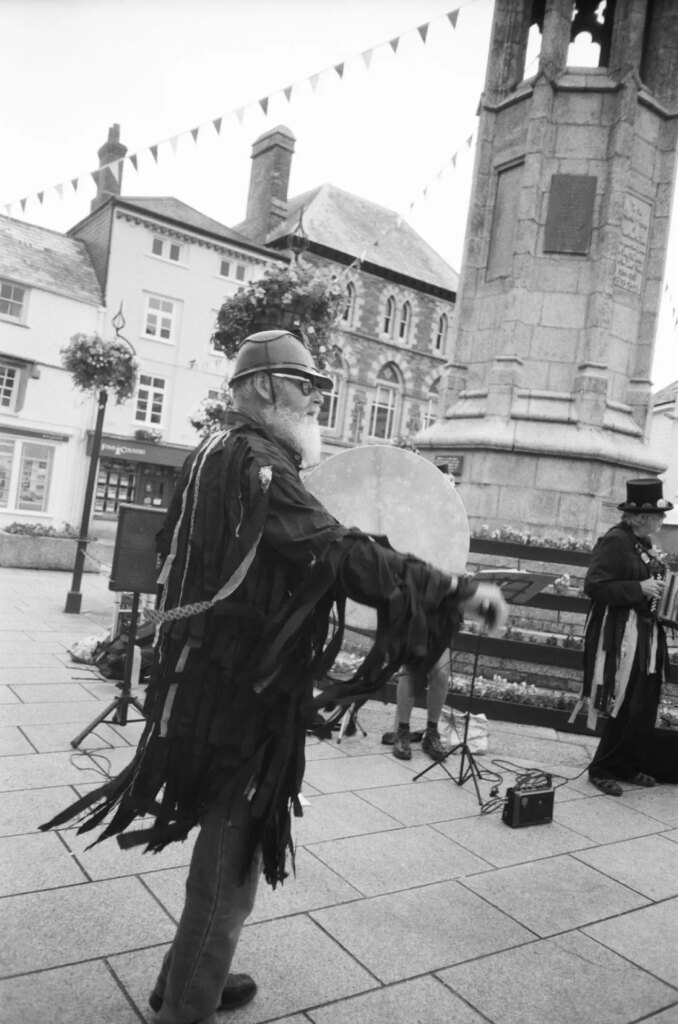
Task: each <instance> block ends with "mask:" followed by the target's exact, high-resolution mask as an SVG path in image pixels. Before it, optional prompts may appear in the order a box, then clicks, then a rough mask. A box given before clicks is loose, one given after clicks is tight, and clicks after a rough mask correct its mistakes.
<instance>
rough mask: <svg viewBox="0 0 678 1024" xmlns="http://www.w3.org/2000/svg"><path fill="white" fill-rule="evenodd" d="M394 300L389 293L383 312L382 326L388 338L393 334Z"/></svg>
mask: <svg viewBox="0 0 678 1024" xmlns="http://www.w3.org/2000/svg"><path fill="white" fill-rule="evenodd" d="M395 311H396V301H395V299H394V298H393V296H392V295H391V297H390V298H389V300H388V302H387V303H386V312H385V313H384V327H383V333H384V334H388V336H389V338H390V337H392V336H393V321H394V320H395Z"/></svg>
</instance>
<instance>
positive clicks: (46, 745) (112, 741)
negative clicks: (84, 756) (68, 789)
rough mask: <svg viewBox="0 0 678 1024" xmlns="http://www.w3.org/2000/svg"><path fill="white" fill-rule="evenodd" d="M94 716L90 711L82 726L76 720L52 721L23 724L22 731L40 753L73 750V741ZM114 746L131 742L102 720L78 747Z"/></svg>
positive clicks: (91, 748) (123, 745)
mask: <svg viewBox="0 0 678 1024" xmlns="http://www.w3.org/2000/svg"><path fill="white" fill-rule="evenodd" d="M92 718H96V715H93V714H92V711H90V714H89V716H86V717H85V718H84V719H83V720H82V723H81V725H80V728H78V727H77V725H76V724H75V723H74V722H57V723H54V722H52V723H50V724H49V725H24V726H22V732H23V733H24V735H25V736H27V737H28V739H29V740H30V742H31V745H32V749H33V750H37V751H38V753H41V754H46V753H50V752H55V751H57V750H73V747H72V746H71V741H72V740H73V739H75V737H76V736H78V735H79V733H80V732H82V730H83V729H84V728H85V726H86V725H87V724H88V722H89V721H90V720H91V719H92ZM114 746H118V747H128V746H129V743H127V742H126V741H125V739H124V738H123V737H122V736H121V734H120V733H119V732H115V731H114V730H113V729H111V727H110V725H108V724H107V723H105V722H102V723H101V724H100V725H98V726H97V727H96V729H95V730H94V731H93V732H90V733H88V735H87V736H85V737H84V739H83V740H81V742H80V744H79V746H78V749H80V750H85V749H87V750H97V749H99V748H101V747H104V748H108V747H114Z"/></svg>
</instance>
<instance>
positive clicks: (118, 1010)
mask: <svg viewBox="0 0 678 1024" xmlns="http://www.w3.org/2000/svg"><path fill="white" fill-rule="evenodd" d="M33 1021H35V1022H36V1024H37V1022H45V1024H47V1022H49V1024H76V1022H78V1024H90V1022H91V1024H104V1022H110V1024H113V1022H115V1024H139V1017H138V1015H137V1013H136V1011H135V1010H134V1008H133V1007H132V1006H131V1005H130V1002H129V1000H128V999H127V997H126V995H125V993H124V992H123V991H122V990H121V988H120V986H119V985H118V983H117V982H116V980H115V978H114V977H113V975H112V974H111V972H110V971H109V970H108V968H107V967H106V964H105V963H104V961H103V960H94V961H92V962H91V963H84V964H76V965H75V966H73V967H57V968H55V969H54V970H49V971H40V972H39V973H36V974H27V975H24V976H23V977H17V978H7V979H5V980H4V981H0V1024H29V1022H33Z"/></svg>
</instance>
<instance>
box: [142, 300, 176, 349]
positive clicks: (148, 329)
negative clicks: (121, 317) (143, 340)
mask: <svg viewBox="0 0 678 1024" xmlns="http://www.w3.org/2000/svg"><path fill="white" fill-rule="evenodd" d="M176 319H177V304H176V302H173V301H172V300H171V299H164V298H163V297H162V296H161V295H147V296H146V311H145V313H144V334H145V335H146V337H147V338H155V339H156V341H172V340H173V338H174V334H175V332H176Z"/></svg>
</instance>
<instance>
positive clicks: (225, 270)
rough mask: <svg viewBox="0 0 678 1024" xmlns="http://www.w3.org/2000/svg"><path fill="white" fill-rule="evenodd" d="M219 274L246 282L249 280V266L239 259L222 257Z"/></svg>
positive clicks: (232, 279)
mask: <svg viewBox="0 0 678 1024" xmlns="http://www.w3.org/2000/svg"><path fill="white" fill-rule="evenodd" d="M219 276H220V277H228V278H229V279H230V280H231V281H240V282H244V281H246V280H247V266H246V265H245V264H244V263H239V262H238V261H237V260H232V259H222V260H221V262H220V266H219Z"/></svg>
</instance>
